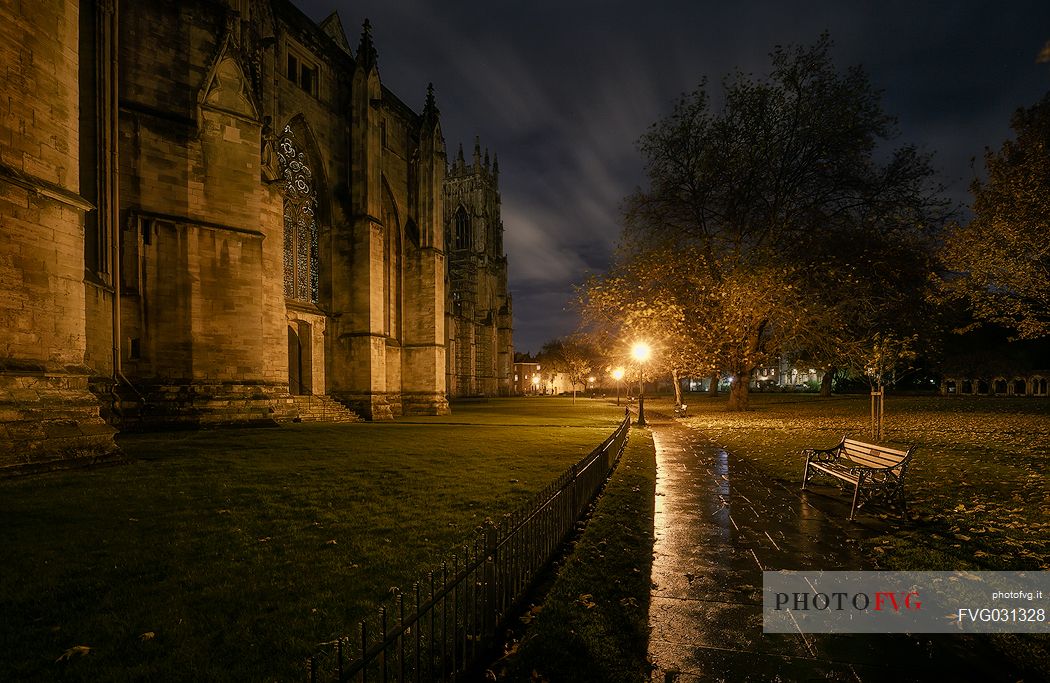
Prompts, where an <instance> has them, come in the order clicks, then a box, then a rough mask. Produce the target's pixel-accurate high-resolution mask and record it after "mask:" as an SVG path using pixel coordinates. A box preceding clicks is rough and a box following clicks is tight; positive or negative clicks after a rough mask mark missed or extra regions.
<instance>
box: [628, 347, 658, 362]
mask: <svg viewBox="0 0 1050 683" xmlns="http://www.w3.org/2000/svg"><path fill="white" fill-rule="evenodd" d="M652 355H653V349H652V347H650V346H649V345H648V344H646V343H645V342H635V344H634V346H632V347H631V356H632V357H633V358H634V359H635V360H636V361H638V362H639V363H644V362H645V361H647V360H649V357H650V356H652Z"/></svg>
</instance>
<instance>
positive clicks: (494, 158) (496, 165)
mask: <svg viewBox="0 0 1050 683" xmlns="http://www.w3.org/2000/svg"><path fill="white" fill-rule="evenodd" d="M492 175H494V176H496V177H497V178H499V154H496V153H495V152H493V153H492Z"/></svg>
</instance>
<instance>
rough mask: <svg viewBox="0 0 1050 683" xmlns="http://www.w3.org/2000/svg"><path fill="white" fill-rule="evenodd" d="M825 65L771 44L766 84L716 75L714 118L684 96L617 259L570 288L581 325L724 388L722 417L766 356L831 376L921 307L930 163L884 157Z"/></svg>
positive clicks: (860, 75) (843, 78)
mask: <svg viewBox="0 0 1050 683" xmlns="http://www.w3.org/2000/svg"><path fill="white" fill-rule="evenodd" d="M830 50H831V41H830V39H829V38H828V37H827V36H826V35H825V36H822V37H821V38H820V40H818V41H817V43H816V44H815V45H813V46H812V47H808V48H780V47H778V48H777V49H775V50H774V51H773V53H772V54H771V68H770V72H769V75H768V76H767V77H765V78H756V77H754V76H751V75H747V74H742V73H736V74H734V75H731V76H729V77H727V78H726V79H725V80H724V81H723V84H722V89H721V93H720V98H719V102H718V104H717V106H716V104H715V102H714V100H713V99H712V97H711V96H710V95H709V94H708V92H707V88H706V84H701V86H700V88H699V89H697V90H696V91H695V92H693V93H691V94H688V95H684V96H683V97H682V98H681V99H680V100H679V101H678V102H677V103H676V105H675V106H674V108H673V110H672V112H671V113H670V114H669V115H668V116H667V117H666V118H664V119H662V120H660V121H657V122H656V123H655V124H653V126H652V127H651V128H650V130H649V131H648V132H647V133H646V135H645V136H643V138H642V140H641V142H640V148H641V152H642V155H643V157H644V159H645V167H646V172H647V175H648V181H649V182H648V187H646V188H644V189H640V190H638V191H637V192H636V193H635V194H633V195H632V196H630V197H628V198H627V201H626V211H625V229H624V234H623V239H622V242H621V247H620V250H619V253H618V258H617V262H616V264H615V265H614V267H613V268H612V270H611V271H610V272H609V273H608V274H607V275H605V276H603V277H599V278H595V279H592V280H591V281H590V282H589V283H588V284H587V285H586V286H585V288H584V292H583V299H584V302H585V311H586V312H587V313H588V314H589V318H590V320H592V321H596V322H598V323H599V324H600V323H603V322H604V323H606V324H608V323H610V322H613V323H614V324H619V325H621V326H622V327H624V328H625V329H629V330H631V331H632V332H634V333H644V334H651V335H654V338H655V339H658V340H665V343H664V344H663V347H664V348H667V347H670V348H671V349H673V351H672V352H669V358H670V362H672V363H674V364H676V365H677V367H678V368H680V369H681V370H684V371H686V372H690V373H695V372H697V371H699V370H702V369H704V368H715V369H719V370H721V371H724V372H728V373H730V374H731V376H732V378H733V388H732V390H731V392H730V401H729V407H730V408H731V409H733V408H736V409H744V408H746V407H747V386H748V383H749V381H750V377H751V373H752V371H753V370H754V369H755V368H756V367H759V365H760V364H762V363H764V362H767V361H768V360H770V359H772V358H773V357H774V356H775V355H778V354H783V353H785V352H786V351H788V350H791V351H793V352H795V353H799V354H802V353H805V354H808V355H809V356H810V357H814V356H816V357H819V359H820V360H821V361H822V362H825V363H827V364H832V363H836V362H844V359H846V358H847V357H849V356H850V353H848V351H851V350H852V347H854V346H856V345H857V344H858V343H860V341H861V340H863V339H865V338H870V336H871V335H872V334H873V333H874V332H875V331H885V328H886V327H887V326H891V327H893V328H902V329H900V330H899V333H900V334H901V335H904V334H906V333H910V332H911V327H912V325H911V324H910V323H911V322H913V321H914V320H915V319H916V315H915V313H917V311H916V310H915V309H914V307H912V306H911V305H912V304H916V302H922V301H923V296H922V293H921V283H924V282H925V281H926V279H927V276H928V273H929V263H928V259H926V258H925V257H924V256H923V254H926V253H928V252H929V248H928V246H929V244H930V242H931V240H932V238H933V232H934V230H935V227H936V226H937V225H939V222H938V221H939V219H940V215H941V212H943V209H944V206H945V205H944V203H943V202H942V201H941V200H940V198H939V193H938V190H939V188H937V187H935V186H934V185H933V183H932V182H931V178H932V170H931V166H930V164H929V159H928V158H927V157H926V156H925V155H923V154H921V153H920V152H919V151H918V150H917V149H916V148H915V147H912V146H901V147H898V148H896V149H892V150H886V149H883V147H884V143H885V142H886V141H888V140H889V139H891V138H892V137H893V135H894V121H893V119H892V117H890V116H889V115H887V114H886V113H885V112H884V111H883V110H882V107H881V103H880V95H879V92H878V91H877V90H876V89H875V88H874V87H873V86H872V85H871V83H870V82H869V80H868V77H867V75H866V74H865V73H864V71H863V70H862V69H860V68H859V67H854V68H850V69H848V70H846V71H845V72H842V73H840V72H839V71H838V70H837V69H836V68H835V66H834V64H833V62H832V59H831V54H830ZM915 282H917V283H920V287H916V286H914V285H911V284H907V285H906V284H905V283H915ZM895 331H896V330H895Z"/></svg>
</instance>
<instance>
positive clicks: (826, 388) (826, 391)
mask: <svg viewBox="0 0 1050 683" xmlns="http://www.w3.org/2000/svg"><path fill="white" fill-rule="evenodd" d="M834 378H835V368H834V366H832V367H830V368H828V369H827V370H826V371H825V372H824V376H823V377H821V378H820V395H821V396H831V385H832V380H833V379H834Z"/></svg>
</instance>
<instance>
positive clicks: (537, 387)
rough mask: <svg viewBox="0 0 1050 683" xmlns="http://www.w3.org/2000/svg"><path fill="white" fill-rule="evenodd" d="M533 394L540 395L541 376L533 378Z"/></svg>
mask: <svg viewBox="0 0 1050 683" xmlns="http://www.w3.org/2000/svg"><path fill="white" fill-rule="evenodd" d="M532 393H534V394H538V393H540V376H539V375H533V376H532Z"/></svg>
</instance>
